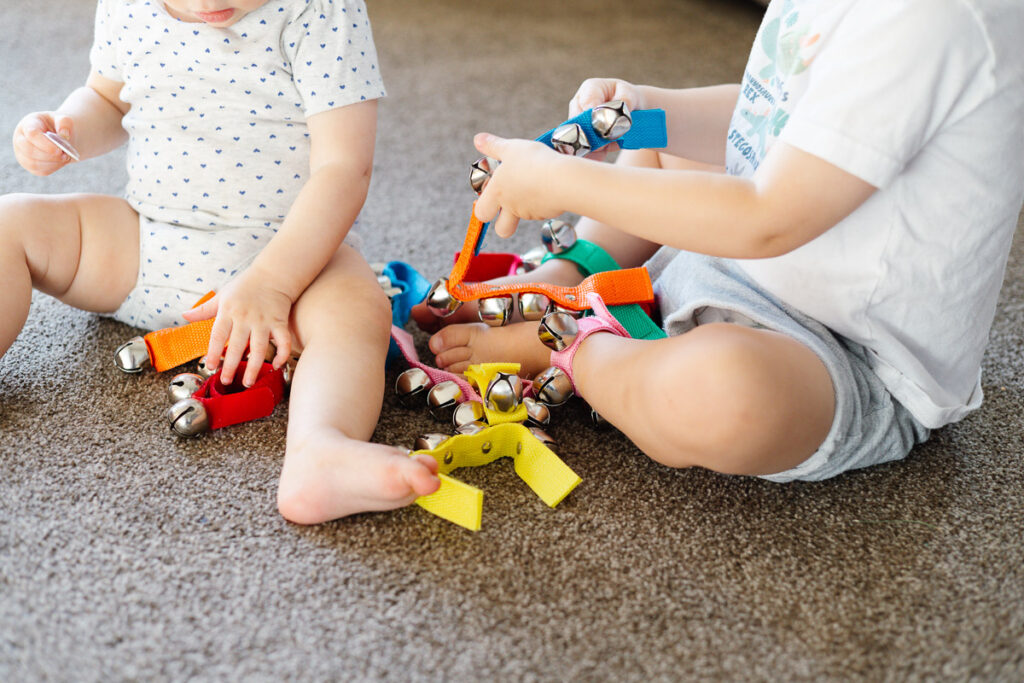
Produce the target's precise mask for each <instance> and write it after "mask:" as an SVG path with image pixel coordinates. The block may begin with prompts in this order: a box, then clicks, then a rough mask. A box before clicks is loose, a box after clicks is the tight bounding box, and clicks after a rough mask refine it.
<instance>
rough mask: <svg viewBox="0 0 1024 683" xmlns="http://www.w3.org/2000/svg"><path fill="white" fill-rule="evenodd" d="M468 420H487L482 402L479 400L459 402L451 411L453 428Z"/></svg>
mask: <svg viewBox="0 0 1024 683" xmlns="http://www.w3.org/2000/svg"><path fill="white" fill-rule="evenodd" d="M470 422H487V416H486V414H485V413H484V404H483V403H481V402H480V401H466V402H465V403H460V404H459V407H458V408H456V409H455V412H454V413H452V423H453V424H454V425H455V428H456V429H458V428H459V427H461V426H462V425H464V424H469V423H470Z"/></svg>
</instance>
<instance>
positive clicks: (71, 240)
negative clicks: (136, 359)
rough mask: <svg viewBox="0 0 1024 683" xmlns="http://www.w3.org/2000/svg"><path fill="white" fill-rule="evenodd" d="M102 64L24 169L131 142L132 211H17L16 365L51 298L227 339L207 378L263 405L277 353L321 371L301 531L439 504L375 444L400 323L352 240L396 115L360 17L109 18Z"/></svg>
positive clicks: (300, 465) (1, 254) (116, 200)
mask: <svg viewBox="0 0 1024 683" xmlns="http://www.w3.org/2000/svg"><path fill="white" fill-rule="evenodd" d="M91 62H92V69H91V72H90V74H89V78H88V81H87V82H86V84H85V86H84V87H81V88H79V89H77V90H75V91H74V92H73V93H71V94H70V95H69V96H68V97H67V99H65V101H64V102H63V103H62V104H61V105H60V106H59V107H58V108H57V109H56V110H55V111H50V112H38V113H34V114H29V115H28V116H26V117H25V118H24V119H23V120H22V121H21V122H20V123H19V125H18V127H17V129H16V131H15V134H14V149H15V154H16V156H17V159H18V161H19V163H21V165H22V166H24V167H25V168H26V169H27V170H29V171H30V172H32V173H35V174H36V175H49V174H51V173H54V172H55V171H57V170H59V169H60V168H61V167H63V166H65V165H66V164H68V163H70V162H71V161H72V157H71V156H69V154H68V153H67V151H71V152H75V151H76V150H77V154H76V155H75V156H76V157H78V158H81V159H87V158H90V157H94V156H98V155H101V154H104V153H106V152H108V151H110V150H112V149H114V148H116V147H118V146H120V145H121V144H123V143H124V142H125V141H127V142H128V155H127V161H128V175H129V181H128V187H127V193H126V198H120V197H109V196H101V195H55V196H34V195H8V196H4V197H2V198H0V238H2V240H3V248H2V249H0V274H2V275H0V278H2V283H3V285H4V292H5V296H4V297H3V299H2V302H0V352H5V351H6V350H7V349H8V348H9V347H10V345H11V344H12V343H13V342H14V339H15V338H16V336H17V335H18V333H19V331H20V330H21V328H22V325H23V324H24V322H25V319H26V316H27V315H28V309H29V302H30V298H31V290H32V288H33V287H35V288H36V289H38V290H40V291H43V292H46V293H48V294H51V295H53V296H55V297H57V298H58V299H60V300H62V301H64V302H66V303H68V304H71V305H72V306H76V307H78V308H82V309H85V310H88V311H95V312H99V313H105V314H109V315H113V316H114V317H116V318H117V319H120V320H122V321H124V322H127V323H129V324H132V325H135V326H137V327H143V328H147V329H155V328H162V327H166V326H169V325H172V324H178V323H180V322H184V321H185V320H188V321H197V320H203V319H209V318H214V317H215V322H214V324H213V329H212V333H211V338H210V345H209V349H208V352H207V356H206V358H207V361H208V365H209V367H210V368H211V369H213V370H216V369H218V367H220V369H221V371H222V376H221V378H222V381H223V382H224V383H225V384H230V383H231V382H232V381H233V379H234V378H235V375H236V373H237V372H239V367H240V366H239V364H240V362H241V361H242V360H243V359H244V357H245V356H246V354H250V355H251V357H253V358H257V359H260V361H261V362H260V363H250V364H248V365H247V367H246V370H245V372H244V374H243V376H242V381H243V383H244V384H245V385H246V386H251V385H252V384H253V382H254V381H255V379H256V374H257V372H258V371H259V369H260V366H261V365H262V359H263V358H264V357H265V355H266V353H267V351H268V349H272V347H271V343H272V344H273V349H272V354H273V364H274V365H275V367H280V366H281V365H282V364H283V363H285V362H286V361H287V360H288V359H289V357H290V356H291V354H293V353H295V352H298V351H300V350H301V352H302V355H301V358H300V359H299V361H298V364H297V366H296V368H295V373H294V377H293V380H292V388H291V395H290V411H289V424H288V436H287V446H286V452H285V459H284V465H283V469H282V472H281V479H280V485H279V488H278V507H279V509H280V511H281V513H282V514H283V515H284V516H285V517H286V518H288V519H289V520H292V521H295V522H299V523H304V524H312V523H317V522H322V521H326V520H329V519H334V518H336V517H341V516H344V515H348V514H352V513H356V512H363V511H368V510H382V509H390V508H395V507H400V506H403V505H407V504H409V503H410V502H412V501H413V500H414V499H415V498H416V497H418V496H421V495H425V494H428V493H431V492H433V491H434V490H436V489H437V487H438V486H439V485H440V481H439V479H438V478H437V476H436V472H437V463H436V462H435V461H434V459H433V458H430V457H429V456H422V455H418V456H415V457H412V458H410V457H408V455H407V453H406V452H405V451H402V450H399V449H396V448H392V447H389V446H384V445H379V444H371V443H367V440H368V439H369V438H370V436H371V434H372V433H373V429H374V427H375V425H376V422H377V417H378V415H379V411H380V407H381V403H382V398H383V391H384V363H385V357H386V354H387V349H388V343H389V338H390V328H391V308H390V305H389V303H388V300H387V297H386V296H385V295H384V293H383V292H382V290H381V288H380V286H379V285H378V283H377V279H376V277H375V275H374V273H373V272H372V270H371V269H370V267H369V266H368V265H367V263H366V261H365V260H364V259H363V257H362V256H361V255H360V254H359V252H358V251H356V250H355V249H354V248H353V246H352V244H351V240H350V239H348V236H349V230H350V228H351V227H352V224H353V222H354V221H355V219H356V216H357V215H358V213H359V211H360V209H361V208H362V205H363V201H364V200H365V198H366V192H367V189H368V187H369V182H370V172H371V169H372V164H373V150H374V141H375V136H376V125H377V124H376V120H377V119H376V114H377V108H376V100H377V99H378V98H379V97H381V96H383V94H384V90H383V84H382V81H381V78H380V74H379V72H378V68H377V55H376V50H375V48H374V44H373V38H372V35H371V31H370V24H369V20H368V17H367V13H366V7H365V5H364V3H363V0H164V1H161V0H99V5H98V9H97V15H96V36H95V42H94V45H93V49H92V53H91ZM48 133H49V134H51V135H52V134H54V133H56V134H59V135H60V136H61V138H62V139H63V142H62V141H58V143H59V144H54V143H53V142H52V141H51V140H50V139H48V137H47V134H48ZM68 144H70V145H71V146H70V147H68ZM61 148H65V149H66V151H62V149H61ZM208 291H216V296H215V297H214V298H213V299H211V300H210V301H209V302H207V303H205V304H203V305H202V306H199V307H197V308H195V309H193V310H189V307H190V306H192V304H194V303H195V302H196V301H197V300H198V299H199V298H200V296H201V295H202V294H204V293H205V292H208ZM352 320H358V321H359V324H357V325H353V324H351V322H350V321H352ZM222 354H223V360H222Z"/></svg>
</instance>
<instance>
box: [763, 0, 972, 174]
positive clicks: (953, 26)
mask: <svg viewBox="0 0 1024 683" xmlns="http://www.w3.org/2000/svg"><path fill="white" fill-rule="evenodd" d="M827 41H828V42H827V43H825V44H824V45H823V46H822V49H821V50H820V51H819V52H818V54H817V55H816V57H815V59H814V61H813V63H812V64H811V65H810V68H809V70H808V76H809V82H808V85H807V90H806V91H805V92H804V94H803V96H802V97H801V99H800V100H799V101H798V102H797V104H796V106H795V108H794V109H793V112H792V114H791V116H790V119H789V121H788V122H787V123H786V126H785V128H784V129H783V131H782V133H781V135H780V139H782V140H784V141H786V142H787V143H789V144H791V145H793V146H795V147H798V148H800V149H802V150H804V151H806V152H808V153H810V154H814V155H815V156H817V157H820V158H822V159H824V160H825V161H828V162H830V163H832V164H833V165H835V166H838V167H839V168H841V169H843V170H845V171H847V172H848V173H852V174H853V175H856V176H858V177H859V178H861V179H862V180H864V181H866V182H868V183H870V184H872V185H874V186H875V187H884V186H885V185H887V184H888V183H889V182H890V181H892V179H893V178H895V177H896V175H897V174H899V173H900V172H901V171H902V169H903V168H904V167H905V166H906V165H907V164H908V163H909V162H910V161H911V160H912V159H913V158H914V156H915V155H916V154H917V153H918V152H919V151H920V150H921V149H922V147H923V146H924V145H925V144H926V143H927V142H928V141H929V140H930V139H931V138H932V137H933V136H934V135H935V134H936V133H937V132H938V131H939V130H940V129H941V128H943V127H944V126H946V125H949V124H950V123H951V122H953V121H955V120H956V119H957V118H958V117H960V116H962V115H964V114H966V113H967V112H968V111H969V110H970V109H971V108H973V107H975V106H977V104H978V103H979V102H980V101H982V100H983V99H984V98H985V97H986V96H987V94H986V93H988V92H989V91H990V89H991V87H992V79H991V74H990V68H988V69H987V68H986V65H987V64H989V62H990V54H991V51H990V46H989V44H988V41H987V39H986V36H985V34H984V32H983V30H982V28H981V26H980V25H979V22H978V21H977V20H976V18H975V17H974V15H973V14H972V12H971V10H970V9H969V8H968V7H967V6H966V5H965V4H964V3H962V2H960V0H939V1H938V2H936V1H934V0H928V1H920V0H884V1H879V2H871V1H868V2H858V3H854V4H853V6H852V7H851V8H850V10H849V11H848V13H847V15H846V16H845V17H844V18H843V19H842V20H841V21H840V22H839V24H838V25H837V26H836V29H835V31H834V33H833V34H832V35H831V36H829V37H828V38H827Z"/></svg>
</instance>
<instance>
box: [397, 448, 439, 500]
mask: <svg viewBox="0 0 1024 683" xmlns="http://www.w3.org/2000/svg"><path fill="white" fill-rule="evenodd" d="M427 461H430V462H429V464H428V462H427ZM403 470H404V471H403V472H402V474H403V476H404V478H405V481H406V483H407V484H408V485H409V488H411V489H412V491H413V492H414V493H415V494H416V495H417V496H428V495H430V494H431V493H433V492H434V491H436V490H437V489H438V487H440V486H441V480H440V479H438V478H437V461H436V460H434V459H433V458H432V457H430V456H429V455H426V454H424V453H421V454H419V455H415V456H413V457H412V458H410V459H409V464H408V465H407V466H406V467H404V468H403Z"/></svg>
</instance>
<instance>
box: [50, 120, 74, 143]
mask: <svg viewBox="0 0 1024 683" xmlns="http://www.w3.org/2000/svg"><path fill="white" fill-rule="evenodd" d="M53 127H54V129H55V130H56V131H57V135H59V136H61V137H62V138H64V139H65V140H67V141H68V142H71V135H72V133H73V132H74V122H73V121H72V119H71V117H70V116H68V115H67V114H55V115H54V117H53Z"/></svg>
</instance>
